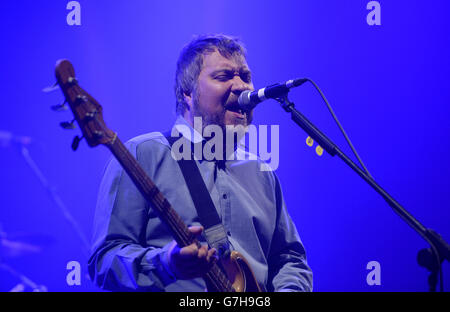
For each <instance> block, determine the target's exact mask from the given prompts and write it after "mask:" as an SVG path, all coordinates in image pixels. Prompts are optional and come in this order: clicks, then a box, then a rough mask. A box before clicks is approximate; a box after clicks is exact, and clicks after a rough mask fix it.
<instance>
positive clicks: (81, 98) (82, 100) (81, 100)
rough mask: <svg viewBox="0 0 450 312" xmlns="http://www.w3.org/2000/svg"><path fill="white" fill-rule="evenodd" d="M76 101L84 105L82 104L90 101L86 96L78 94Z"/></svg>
mask: <svg viewBox="0 0 450 312" xmlns="http://www.w3.org/2000/svg"><path fill="white" fill-rule="evenodd" d="M76 101H77V103H78V104H82V103H86V102H87V101H88V98H87V96H86V95H81V94H78V95H77V99H76Z"/></svg>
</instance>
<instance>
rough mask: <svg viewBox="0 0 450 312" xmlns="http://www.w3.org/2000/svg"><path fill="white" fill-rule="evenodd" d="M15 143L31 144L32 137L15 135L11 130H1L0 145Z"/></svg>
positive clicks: (6, 145)
mask: <svg viewBox="0 0 450 312" xmlns="http://www.w3.org/2000/svg"><path fill="white" fill-rule="evenodd" d="M13 144H17V145H29V144H31V138H30V137H28V136H18V135H14V134H13V133H11V132H9V131H2V130H0V147H8V146H10V145H13Z"/></svg>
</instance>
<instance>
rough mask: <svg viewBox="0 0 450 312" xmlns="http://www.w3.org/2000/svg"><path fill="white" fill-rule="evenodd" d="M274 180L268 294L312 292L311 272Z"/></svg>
mask: <svg viewBox="0 0 450 312" xmlns="http://www.w3.org/2000/svg"><path fill="white" fill-rule="evenodd" d="M273 176H274V178H275V196H276V207H277V223H276V229H275V233H274V236H273V239H272V243H271V248H270V252H269V259H268V261H269V283H268V290H269V291H312V288H313V282H312V271H311V268H310V267H309V266H308V263H307V261H306V252H305V248H304V247H303V244H302V242H301V240H300V237H299V235H298V232H297V229H296V227H295V225H294V223H293V222H292V219H291V217H290V216H289V214H288V212H287V210H286V205H285V202H284V199H283V195H282V191H281V186H280V183H279V181H278V178H277V177H276V176H275V174H274V175H273Z"/></svg>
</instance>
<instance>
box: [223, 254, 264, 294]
mask: <svg viewBox="0 0 450 312" xmlns="http://www.w3.org/2000/svg"><path fill="white" fill-rule="evenodd" d="M220 263H221V265H222V267H223V269H224V271H225V273H226V275H227V277H228V279H229V281H230V283H231V284H232V285H233V288H234V290H235V291H236V292H260V291H261V288H260V287H259V285H258V282H257V281H256V278H255V275H254V274H253V271H252V269H251V268H250V265H249V264H248V262H247V260H246V259H245V258H244V256H243V255H241V254H240V253H239V252H238V251H232V252H231V253H230V256H229V257H227V258H225V259H222V260H221V261H220Z"/></svg>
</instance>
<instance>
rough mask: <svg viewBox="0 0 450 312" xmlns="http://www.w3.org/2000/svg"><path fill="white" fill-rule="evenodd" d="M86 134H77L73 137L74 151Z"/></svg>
mask: <svg viewBox="0 0 450 312" xmlns="http://www.w3.org/2000/svg"><path fill="white" fill-rule="evenodd" d="M83 138H84V136H82V137H81V138H80V137H79V136H78V135H77V136H76V137H74V138H73V142H72V149H73V150H74V151H76V150H77V148H78V145H79V144H80V141H81V140H83Z"/></svg>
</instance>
